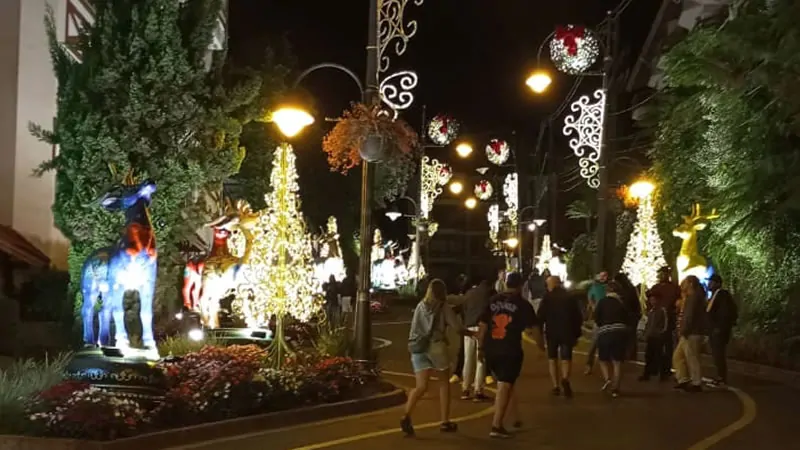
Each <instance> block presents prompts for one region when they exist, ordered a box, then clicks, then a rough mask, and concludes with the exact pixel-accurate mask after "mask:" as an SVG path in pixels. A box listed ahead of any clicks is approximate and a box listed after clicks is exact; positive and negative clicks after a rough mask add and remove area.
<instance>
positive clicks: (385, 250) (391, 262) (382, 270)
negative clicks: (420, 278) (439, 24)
mask: <svg viewBox="0 0 800 450" xmlns="http://www.w3.org/2000/svg"><path fill="white" fill-rule="evenodd" d="M372 242H373V243H372V252H371V253H370V261H371V264H372V278H371V284H372V287H373V288H374V289H378V290H384V291H393V290H396V289H397V288H399V287H402V286H405V285H406V284H408V282H409V278H410V277H409V270H408V267H407V266H406V263H405V259H404V258H403V253H406V252H407V251H408V249H406V250H402V251H398V244H397V243H396V242H394V241H387V242H383V236H382V235H381V230H379V229H376V230H375V234H374V235H373V238H372Z"/></svg>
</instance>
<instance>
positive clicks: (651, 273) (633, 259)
mask: <svg viewBox="0 0 800 450" xmlns="http://www.w3.org/2000/svg"><path fill="white" fill-rule="evenodd" d="M636 216H637V217H636V223H635V224H634V226H633V233H631V237H630V239H629V240H628V249H627V251H626V252H625V260H624V261H623V262H622V271H623V272H624V273H626V274H627V275H628V278H630V280H631V282H632V283H633V285H634V286H640V289H639V292H640V300H642V301H644V300H645V299H644V295H643V294H644V293H645V292H646V291H647V289H649V288H650V287H652V286H653V285H655V284H656V282H657V281H658V270H659V269H660V268H662V267H664V266H665V265H666V264H667V263H666V261H665V260H664V252H663V250H662V248H661V246H662V245H663V243H662V241H661V237H660V236H659V235H658V227H657V225H656V218H655V213H654V211H653V202H652V197H651V196H650V195H646V196H644V197H642V198H640V199H639V208H638V210H637V215H636ZM704 269H705V267H704Z"/></svg>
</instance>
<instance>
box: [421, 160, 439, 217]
mask: <svg viewBox="0 0 800 450" xmlns="http://www.w3.org/2000/svg"><path fill="white" fill-rule="evenodd" d="M442 166H444V164H442V163H440V162H439V161H437V160H435V159H430V158H428V157H427V156H423V157H422V161H421V162H420V192H419V210H420V213H421V214H422V218H424V219H427V218H428V217H429V216H430V213H431V210H432V209H433V202H435V201H436V198H437V197H439V195H440V194H441V193H442V186H441V183H439V180H440V178H441V176H440V172H441V170H442Z"/></svg>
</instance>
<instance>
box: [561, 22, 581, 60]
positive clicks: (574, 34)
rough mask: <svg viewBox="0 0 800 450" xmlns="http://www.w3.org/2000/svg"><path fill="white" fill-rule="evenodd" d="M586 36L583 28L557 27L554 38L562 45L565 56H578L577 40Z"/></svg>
mask: <svg viewBox="0 0 800 450" xmlns="http://www.w3.org/2000/svg"><path fill="white" fill-rule="evenodd" d="M585 35H586V28H585V27H573V26H569V27H557V28H556V34H555V37H556V39H558V40H559V41H561V42H562V43H563V44H564V47H566V49H567V54H568V55H570V56H575V55H577V54H578V39H583V37H584V36H585Z"/></svg>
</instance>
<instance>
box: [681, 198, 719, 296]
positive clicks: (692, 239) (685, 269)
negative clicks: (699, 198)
mask: <svg viewBox="0 0 800 450" xmlns="http://www.w3.org/2000/svg"><path fill="white" fill-rule="evenodd" d="M716 218H719V214H717V210H716V209H712V210H711V213H710V214H701V212H700V204H699V203H695V204H694V205H693V206H692V215H691V216H683V223H682V224H681V225H679V226H678V227H677V228H675V229H674V230H672V235H673V236H676V237H679V238H681V239H682V240H683V244H681V251H680V253H679V254H678V259H677V261H676V263H677V264H676V267H677V269H678V279H679V280H678V281H679V282H680V281H683V279H684V278H686V277H688V276H689V275H694V276H696V277H697V278H698V279H700V280H702V279H703V278H705V275H706V271H707V269H708V267H707V262H706V259H705V258H704V257H702V256H701V255H700V252H699V251H698V250H697V232H698V231H700V230H703V229H705V228H706V226H707V225H708V221H710V220H713V219H716Z"/></svg>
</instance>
